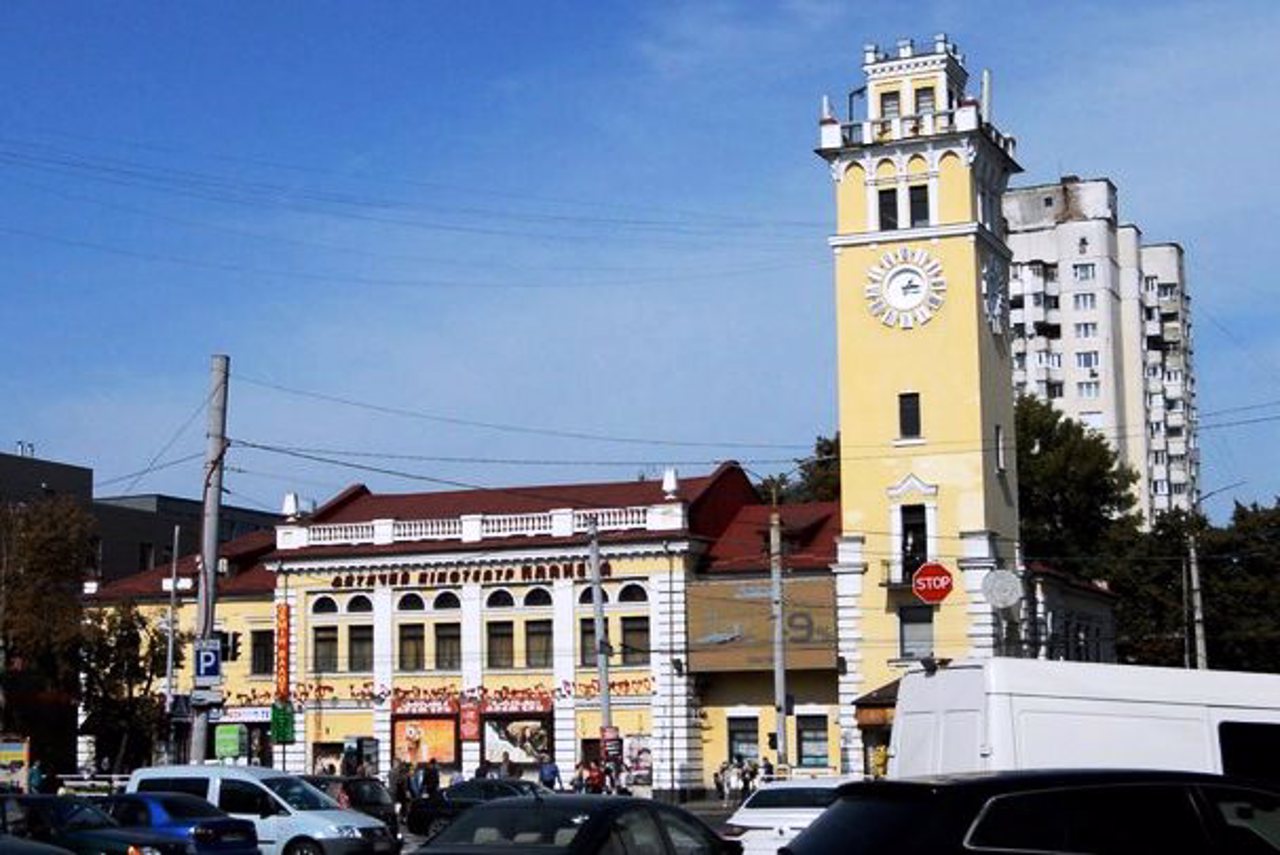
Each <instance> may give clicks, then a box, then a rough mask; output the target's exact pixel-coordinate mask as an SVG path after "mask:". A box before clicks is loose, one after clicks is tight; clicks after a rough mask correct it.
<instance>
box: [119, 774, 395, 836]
mask: <svg viewBox="0 0 1280 855" xmlns="http://www.w3.org/2000/svg"><path fill="white" fill-rule="evenodd" d="M125 789H126V791H127V792H130V793H147V792H165V793H190V794H191V795H193V796H199V797H200V798H202V799H204V800H206V801H207V802H209V803H210V804H212V805H216V806H218V807H219V808H221V809H222V810H224V811H226V812H227V813H229V814H231V815H232V816H234V817H237V818H240V819H249V820H252V821H253V823H254V825H256V826H257V828H258V847H259V848H260V849H261V850H262V853H263V855H366V853H372V854H373V855H394V853H396V852H398V851H399V848H400V847H399V843H398V841H396V839H395V838H394V837H393V836H392V835H391V832H389V831H388V830H387V827H386V826H385V825H384V824H382V823H381V822H379V821H378V820H376V819H374V818H373V817H370V816H365V815H364V814H362V813H357V812H356V811H353V810H346V809H344V808H341V807H339V806H338V803H337V802H335V801H334V800H333V799H331V798H329V797H328V796H327V795H325V794H324V793H322V792H320V791H319V790H317V789H316V788H315V787H313V786H311V785H310V784H308V783H307V782H306V781H303V780H302V779H301V778H299V777H297V776H296V775H289V774H286V773H284V772H281V771H279V770H278V769H265V768H263V767H261V766H148V767H146V768H143V769H137V770H135V771H134V773H133V774H132V775H130V776H129V783H128V785H127V786H126V787H125Z"/></svg>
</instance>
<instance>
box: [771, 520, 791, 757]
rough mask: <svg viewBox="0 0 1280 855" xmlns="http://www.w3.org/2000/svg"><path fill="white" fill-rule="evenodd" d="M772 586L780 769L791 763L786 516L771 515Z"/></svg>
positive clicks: (775, 709) (774, 675)
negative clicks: (785, 592) (784, 568)
mask: <svg viewBox="0 0 1280 855" xmlns="http://www.w3.org/2000/svg"><path fill="white" fill-rule="evenodd" d="M769 587H770V599H771V600H772V603H773V708H774V712H775V720H776V723H777V740H778V757H777V761H778V762H777V769H779V770H781V769H782V768H783V767H785V766H787V650H786V634H785V632H784V629H785V628H784V626H783V617H784V615H783V608H782V515H781V514H779V513H778V509H777V507H776V506H775V507H774V509H773V512H772V513H770V514H769Z"/></svg>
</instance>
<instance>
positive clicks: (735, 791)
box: [725, 763, 742, 804]
mask: <svg viewBox="0 0 1280 855" xmlns="http://www.w3.org/2000/svg"><path fill="white" fill-rule="evenodd" d="M725 776H726V777H725V789H726V790H727V791H728V794H729V799H728V800H729V802H730V803H732V804H738V803H740V802H741V801H742V767H741V766H740V765H738V764H737V763H734V764H733V765H732V766H730V767H729V769H728V771H727V772H726V773H725Z"/></svg>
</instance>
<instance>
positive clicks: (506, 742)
mask: <svg viewBox="0 0 1280 855" xmlns="http://www.w3.org/2000/svg"><path fill="white" fill-rule="evenodd" d="M503 753H506V754H507V756H508V757H509V758H510V760H511V762H512V763H537V762H538V755H539V754H550V753H551V731H550V727H549V723H548V722H547V720H545V719H540V718H516V719H492V718H487V719H485V720H484V759H485V760H487V761H489V762H490V763H501V762H502V755H503Z"/></svg>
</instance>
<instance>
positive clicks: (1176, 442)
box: [1151, 436, 1187, 455]
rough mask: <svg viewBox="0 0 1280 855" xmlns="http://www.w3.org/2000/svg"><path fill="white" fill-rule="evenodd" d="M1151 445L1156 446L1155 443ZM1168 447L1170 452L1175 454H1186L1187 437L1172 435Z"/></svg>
mask: <svg viewBox="0 0 1280 855" xmlns="http://www.w3.org/2000/svg"><path fill="white" fill-rule="evenodd" d="M1151 447H1152V449H1154V448H1155V446H1154V445H1152V446H1151ZM1168 449H1169V453H1170V454H1175V455H1176V454H1186V453H1187V440H1186V437H1181V436H1175V437H1170V438H1169V440H1168Z"/></svg>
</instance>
